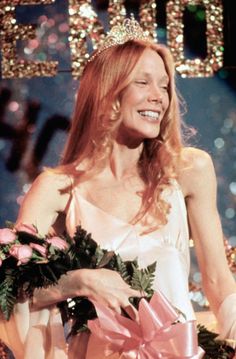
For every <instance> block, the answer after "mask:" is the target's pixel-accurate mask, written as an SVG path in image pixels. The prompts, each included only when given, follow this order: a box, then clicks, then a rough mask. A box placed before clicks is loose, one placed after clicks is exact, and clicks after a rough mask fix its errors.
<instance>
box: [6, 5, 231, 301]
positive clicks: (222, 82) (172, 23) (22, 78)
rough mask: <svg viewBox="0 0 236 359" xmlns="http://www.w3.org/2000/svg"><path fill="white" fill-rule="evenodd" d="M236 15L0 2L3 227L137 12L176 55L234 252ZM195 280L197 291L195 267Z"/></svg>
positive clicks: (53, 160) (194, 9) (196, 9)
mask: <svg viewBox="0 0 236 359" xmlns="http://www.w3.org/2000/svg"><path fill="white" fill-rule="evenodd" d="M14 4H15V5H14ZM234 5H235V4H234V1H230V0H228V1H220V0H212V1H207V0H202V1H200V0H198V1H187V0H176V1H164V0H162V1H161V0H157V1H153V0H152V1H137V0H136V1H135V0H133V1H122V0H116V1H110V2H108V1H105V0H104V1H103V0H99V1H98V0H97V1H90V0H77V1H76V0H70V1H65V0H55V1H53V0H41V1H40V0H38V1H37V0H22V1H20V0H15V1H8V0H1V4H0V12H1V15H0V16H1V17H0V26H1V27H0V31H1V84H0V130H1V131H0V173H1V187H0V195H1V202H0V226H1V227H3V226H4V223H5V220H6V219H7V220H12V221H15V219H16V216H17V212H18V208H19V204H20V203H21V201H22V198H23V196H24V195H25V193H26V192H27V191H28V189H29V187H30V184H31V183H32V181H33V179H34V178H35V176H37V174H38V173H39V172H40V171H41V169H42V167H43V166H54V165H56V164H57V162H58V160H59V156H60V152H61V150H62V148H63V145H64V142H65V139H66V135H67V131H68V129H69V126H70V118H71V114H72V111H73V106H74V98H75V94H76V90H77V88H78V86H79V75H80V73H81V71H82V68H83V66H84V64H85V61H86V58H87V56H88V55H87V53H89V52H90V51H91V49H92V48H93V47H96V46H97V43H98V42H99V39H102V37H103V36H104V34H105V33H106V32H107V31H108V30H109V28H110V26H111V25H112V24H115V23H117V22H119V21H121V20H122V18H123V17H124V16H125V15H129V14H130V13H131V12H132V13H134V14H135V16H136V17H137V18H139V19H140V21H141V23H142V25H143V26H144V27H145V28H146V30H147V31H149V32H150V35H151V36H153V37H154V38H156V40H157V41H158V42H161V43H165V44H166V43H168V45H169V46H170V48H171V51H172V52H173V55H174V57H175V61H176V69H177V75H176V76H177V77H176V79H177V86H178V89H179V93H180V95H181V96H182V98H183V106H182V112H183V118H184V120H185V122H186V123H187V124H188V125H189V126H192V127H194V128H195V129H196V130H197V134H196V136H195V137H193V138H191V140H190V144H192V145H194V146H195V145H196V146H198V147H200V148H202V149H204V150H206V151H208V152H209V153H210V154H211V155H212V157H213V160H214V164H215V168H216V173H217V178H218V206H219V211H220V215H221V218H222V224H223V229H224V233H225V236H226V237H227V238H228V241H229V243H230V244H231V245H236V220H235V219H236V101H235V99H236V96H235V90H236V81H235V78H236V76H235V73H236V69H235V62H236V61H235V58H234V56H235V55H234V51H235V48H234V47H235V38H234V37H233V32H234V30H235V28H234V26H235V25H234V24H233V21H232V20H233V19H232V14H233V13H234V10H233V6H234ZM108 6H109V7H108ZM30 24H33V25H34V26H33V27H32V26H30ZM234 33H235V32H234ZM95 81H96V79H95ZM45 195H46V194H45ZM42 200H43V198H42ZM192 275H193V277H194V278H193V279H194V280H195V283H198V282H199V281H200V276H199V273H198V271H197V270H196V267H193V270H192ZM197 296H198V297H196V295H195V300H196V301H197V302H198V303H199V304H204V301H205V299H204V297H203V296H201V294H199V293H198V294H197Z"/></svg>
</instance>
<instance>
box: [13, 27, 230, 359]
mask: <svg viewBox="0 0 236 359" xmlns="http://www.w3.org/2000/svg"><path fill="white" fill-rule="evenodd" d="M132 21H133V23H132ZM130 26H133V28H132V29H131V31H130ZM118 30H119V31H117V29H114V30H112V32H111V35H110V38H108V39H107V40H106V41H105V43H104V45H103V46H102V47H101V48H100V49H99V50H98V51H97V52H96V53H95V54H94V55H93V56H92V57H91V58H90V60H89V62H88V64H87V66H86V68H85V70H84V73H83V76H82V79H81V82H80V88H79V92H78V96H77V103H76V108H75V113H74V118H73V121H72V127H71V131H70V134H69V138H68V141H67V145H66V148H65V151H64V155H63V158H62V162H61V165H60V166H59V167H58V168H57V169H56V170H52V171H45V172H44V173H42V174H41V175H40V176H39V177H38V178H37V179H36V181H35V182H34V184H33V186H32V187H31V190H30V191H29V193H28V194H27V196H26V198H25V200H24V203H23V205H22V207H21V210H20V213H19V217H18V220H17V223H30V224H34V225H36V226H37V228H38V231H39V233H40V234H43V235H44V234H47V233H48V232H50V233H52V232H55V233H61V232H62V231H63V229H64V228H65V227H66V229H67V230H68V232H69V233H70V234H71V235H73V233H74V230H75V227H76V225H78V224H81V225H82V227H83V228H85V229H86V230H87V231H88V232H91V233H92V236H93V238H94V239H95V240H96V241H97V242H98V243H99V244H100V245H101V246H102V247H103V248H107V249H113V250H115V251H116V252H118V253H120V255H121V256H122V258H123V259H124V260H132V259H134V258H136V257H137V258H138V261H139V264H140V266H143V267H145V266H147V265H148V264H150V263H152V262H154V261H157V273H156V278H155V283H154V287H155V288H159V289H160V290H161V291H162V292H164V294H165V295H166V296H167V297H168V298H169V300H170V301H171V303H172V304H173V305H174V306H175V307H177V308H179V309H180V310H181V311H182V312H183V313H185V315H186V317H187V319H194V313H193V310H192V307H191V304H190V301H189V298H188V271H189V251H188V239H189V232H188V229H189V230H190V235H191V238H192V239H193V240H194V242H195V248H196V253H197V257H198V261H199V266H200V270H201V273H202V278H203V287H204V290H205V293H206V295H207V298H208V300H209V302H210V306H211V309H212V310H213V312H214V313H215V315H216V316H217V317H218V319H219V321H220V325H221V328H220V329H221V333H222V335H223V336H225V337H231V338H234V339H236V324H235V323H236V304H235V300H236V287H235V282H234V279H233V277H232V276H231V273H230V271H229V268H228V265H227V261H226V258H225V255H224V245H223V240H222V238H223V236H222V229H221V224H220V219H219V215H218V212H217V208H216V177H215V172H214V168H213V164H212V161H211V158H210V156H209V155H208V154H207V153H205V152H204V151H202V150H199V149H195V148H189V147H185V146H184V144H183V141H182V136H181V128H180V127H181V119H180V114H179V107H178V99H177V95H176V91H175V84H174V64H173V60H172V57H171V55H170V53H169V51H168V50H167V49H166V48H165V47H163V46H161V45H156V44H153V43H151V42H150V41H149V40H148V39H147V38H146V36H145V34H144V33H143V31H142V29H141V28H140V27H139V26H138V24H137V23H136V22H134V20H130V21H129V20H128V25H127V23H124V24H123V25H122V26H121V27H120V28H119V29H118ZM122 32H123V33H124V36H123V37H122V38H121V39H120V33H122ZM118 35H119V36H118ZM63 215H64V217H65V220H63V221H61V218H63ZM62 223H63V225H61V224H62ZM216 258H217V266H216ZM81 295H83V296H88V297H89V298H91V299H94V300H96V301H99V302H101V303H103V304H105V305H106V306H108V307H110V308H112V309H113V310H114V311H117V312H120V311H121V308H123V309H126V310H127V308H130V303H129V297H131V296H140V293H139V292H137V291H135V290H132V289H131V288H129V286H128V285H127V284H126V283H125V282H124V281H123V280H122V279H121V277H120V276H119V275H118V274H117V273H115V272H113V271H109V270H106V269H98V270H87V269H83V270H77V271H72V272H70V273H69V274H68V275H67V276H63V277H62V278H61V279H60V281H59V284H58V285H57V286H55V287H53V288H49V289H47V290H38V291H37V292H35V296H34V305H35V308H36V307H37V308H44V309H42V310H39V311H35V312H34V315H35V317H33V319H31V323H30V326H31V330H30V331H29V333H31V334H29V335H28V337H27V340H26V342H27V344H26V345H25V348H24V350H25V352H26V353H28V352H29V350H30V349H29V348H32V341H35V338H37V345H38V348H43V346H44V344H43V341H44V340H45V335H44V331H45V330H46V328H47V330H48V328H49V327H50V326H51V327H53V325H52V323H54V324H55V323H58V321H57V320H55V318H56V316H57V315H58V314H57V313H56V314H55V312H53V311H54V309H52V310H51V311H50V310H48V309H47V308H49V306H51V305H52V307H51V308H53V304H55V303H57V302H58V301H62V300H65V299H66V298H68V297H73V296H81ZM228 311H229V312H230V313H231V314H229V313H228ZM42 318H43V319H42ZM35 323H36V324H35ZM39 323H40V325H41V326H40V325H39ZM32 333H33V334H32ZM40 340H41V341H42V345H41V346H40V344H39V343H40ZM90 341H91V345H89V346H88V350H87V358H100V357H101V358H103V357H104V356H105V354H104V352H103V348H102V347H101V348H100V349H99V350H100V354H99V353H98V352H99V350H98V347H99V345H100V344H99V343H97V342H96V340H95V339H94V338H92V339H90ZM93 341H95V342H96V352H93V345H92V343H93ZM49 346H50V347H51V348H52V347H53V346H54V349H55V348H57V349H58V352H57V356H56V354H55V353H56V352H55V353H54V355H55V357H57V358H59V357H60V356H59V354H58V353H60V354H61V355H62V357H64V353H65V351H64V349H65V348H64V347H62V348H59V346H58V345H57V344H55V343H54V344H53V343H51V344H50V345H49ZM81 348H82V347H81ZM43 350H44V349H42V352H43ZM76 350H77V357H78V350H79V349H78V347H77V348H76ZM39 351H40V349H39ZM72 352H73V349H72V350H71V353H72ZM85 352H86V348H84V354H83V353H82V349H81V350H80V355H81V358H82V357H83V355H85ZM40 355H41V356H39V358H42V357H43V355H44V354H42V353H41V354H40ZM99 355H100V356H99ZM45 356H46V354H45ZM25 357H27V355H26V354H25ZM71 357H73V354H71Z"/></svg>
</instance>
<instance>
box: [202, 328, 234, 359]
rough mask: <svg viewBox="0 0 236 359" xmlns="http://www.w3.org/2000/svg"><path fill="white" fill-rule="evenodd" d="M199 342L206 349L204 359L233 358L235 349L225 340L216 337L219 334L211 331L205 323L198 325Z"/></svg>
mask: <svg viewBox="0 0 236 359" xmlns="http://www.w3.org/2000/svg"><path fill="white" fill-rule="evenodd" d="M197 329H198V343H199V346H200V347H201V348H202V349H204V351H205V355H204V359H233V357H234V353H235V351H234V349H232V348H231V347H230V346H229V345H227V343H226V342H225V341H222V340H218V339H216V338H217V336H218V334H216V333H213V332H210V331H209V330H207V329H206V328H205V327H204V326H203V325H198V327H197Z"/></svg>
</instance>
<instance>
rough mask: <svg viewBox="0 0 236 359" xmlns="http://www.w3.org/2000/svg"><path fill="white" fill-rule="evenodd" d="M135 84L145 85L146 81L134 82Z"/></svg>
mask: <svg viewBox="0 0 236 359" xmlns="http://www.w3.org/2000/svg"><path fill="white" fill-rule="evenodd" d="M135 83H136V84H138V85H146V84H147V81H146V80H136V81H135Z"/></svg>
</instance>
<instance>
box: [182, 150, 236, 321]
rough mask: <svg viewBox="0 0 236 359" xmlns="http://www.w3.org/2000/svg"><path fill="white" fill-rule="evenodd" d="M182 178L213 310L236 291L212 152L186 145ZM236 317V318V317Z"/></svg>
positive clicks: (191, 231)
mask: <svg viewBox="0 0 236 359" xmlns="http://www.w3.org/2000/svg"><path fill="white" fill-rule="evenodd" d="M183 158H184V160H185V161H184V162H185V164H184V165H183V169H182V171H181V174H180V177H179V180H180V184H181V186H182V188H183V192H184V193H185V195H186V203H187V212H188V220H189V226H190V233H191V237H192V239H193V240H194V243H195V250H196V254H197V258H198V262H199V267H200V270H201V273H202V282H203V289H204V291H205V293H206V296H207V298H208V300H209V303H210V306H211V308H212V310H213V312H214V313H215V314H216V315H217V313H218V310H219V308H220V305H221V304H222V303H223V301H224V300H225V299H226V298H227V297H228V296H229V295H230V294H232V293H235V294H236V285H235V281H234V278H233V276H232V274H231V272H230V270H229V267H228V263H227V259H226V256H225V248H224V243H223V233H222V228H221V222H220V218H219V214H218V211H217V204H216V176H215V171H214V167H213V164H212V160H211V158H210V156H209V155H208V154H207V153H206V152H204V151H201V150H197V149H190V148H189V149H185V150H184V154H183ZM235 320H236V318H235Z"/></svg>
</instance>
